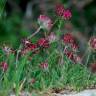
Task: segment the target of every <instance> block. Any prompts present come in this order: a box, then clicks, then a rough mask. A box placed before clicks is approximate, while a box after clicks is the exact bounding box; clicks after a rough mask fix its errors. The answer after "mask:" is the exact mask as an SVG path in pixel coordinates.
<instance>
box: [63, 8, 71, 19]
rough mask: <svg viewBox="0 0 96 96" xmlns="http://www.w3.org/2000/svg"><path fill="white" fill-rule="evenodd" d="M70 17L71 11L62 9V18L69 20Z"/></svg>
mask: <svg viewBox="0 0 96 96" xmlns="http://www.w3.org/2000/svg"><path fill="white" fill-rule="evenodd" d="M71 17H72V13H71V11H70V10H69V9H67V10H64V13H63V18H64V19H65V20H69V19H70V18H71Z"/></svg>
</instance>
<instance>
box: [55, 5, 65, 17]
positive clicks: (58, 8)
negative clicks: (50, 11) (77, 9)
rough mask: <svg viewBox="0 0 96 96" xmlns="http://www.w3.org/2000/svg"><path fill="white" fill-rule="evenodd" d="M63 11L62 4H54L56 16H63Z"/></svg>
mask: <svg viewBox="0 0 96 96" xmlns="http://www.w3.org/2000/svg"><path fill="white" fill-rule="evenodd" d="M64 11H65V9H64V6H63V4H57V5H56V14H57V15H58V16H63V14H64Z"/></svg>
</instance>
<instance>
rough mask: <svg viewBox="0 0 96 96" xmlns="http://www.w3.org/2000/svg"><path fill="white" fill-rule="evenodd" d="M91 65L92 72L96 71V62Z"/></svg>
mask: <svg viewBox="0 0 96 96" xmlns="http://www.w3.org/2000/svg"><path fill="white" fill-rule="evenodd" d="M90 67H91V71H92V72H96V63H93V64H91V65H90Z"/></svg>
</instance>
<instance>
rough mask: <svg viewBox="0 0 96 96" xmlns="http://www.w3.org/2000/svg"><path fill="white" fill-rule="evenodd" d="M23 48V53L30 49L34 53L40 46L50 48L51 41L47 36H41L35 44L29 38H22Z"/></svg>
mask: <svg viewBox="0 0 96 96" xmlns="http://www.w3.org/2000/svg"><path fill="white" fill-rule="evenodd" d="M22 44H23V49H22V51H21V53H22V54H26V53H28V52H29V51H32V52H34V53H38V48H39V47H41V48H48V47H49V41H48V40H47V39H46V38H40V39H39V40H38V41H37V42H36V43H35V44H33V43H32V42H31V41H29V40H27V39H23V40H22Z"/></svg>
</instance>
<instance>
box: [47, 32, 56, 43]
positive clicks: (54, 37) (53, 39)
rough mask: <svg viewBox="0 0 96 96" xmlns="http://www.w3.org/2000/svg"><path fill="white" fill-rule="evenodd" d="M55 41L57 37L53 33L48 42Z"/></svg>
mask: <svg viewBox="0 0 96 96" xmlns="http://www.w3.org/2000/svg"><path fill="white" fill-rule="evenodd" d="M55 40H57V36H56V35H55V34H54V33H53V32H52V33H51V34H50V35H49V36H48V41H49V42H50V43H51V42H54V41H55Z"/></svg>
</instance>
